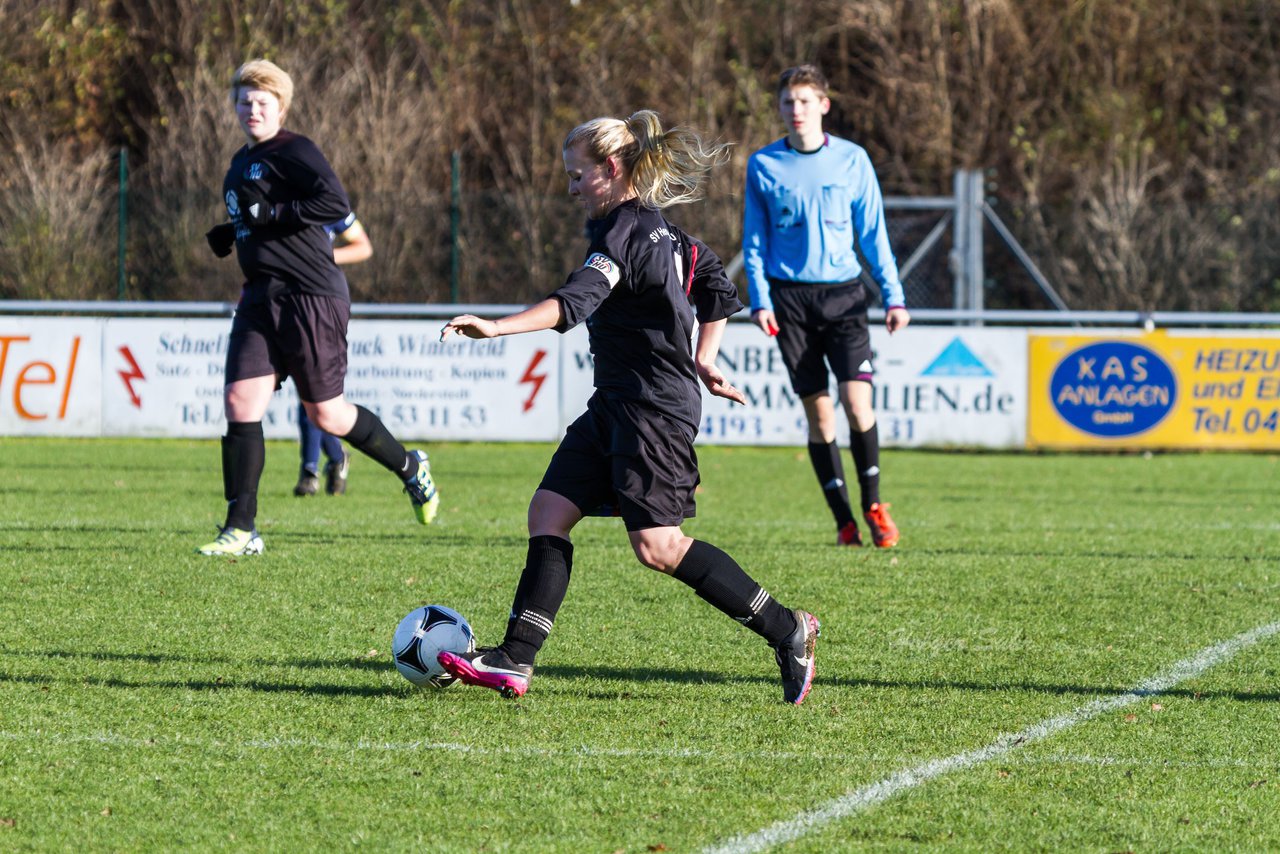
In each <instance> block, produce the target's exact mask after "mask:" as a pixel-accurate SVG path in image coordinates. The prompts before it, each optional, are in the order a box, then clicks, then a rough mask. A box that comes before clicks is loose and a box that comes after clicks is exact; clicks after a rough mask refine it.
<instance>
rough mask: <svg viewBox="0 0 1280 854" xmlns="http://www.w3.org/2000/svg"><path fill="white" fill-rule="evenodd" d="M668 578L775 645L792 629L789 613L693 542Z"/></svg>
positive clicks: (726, 560)
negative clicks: (676, 581)
mask: <svg viewBox="0 0 1280 854" xmlns="http://www.w3.org/2000/svg"><path fill="white" fill-rule="evenodd" d="M672 575H673V576H674V577H676V578H678V579H679V580H681V581H683V582H684V583H685V584H687V585H689V586H690V587H692V588H693V592H694V593H697V594H698V596H699V597H701V598H702V599H705V600H706V601H707V602H709V603H711V604H712V605H714V606H715V607H716V608H719V609H720V610H721V611H723V612H724V613H726V614H728V615H729V616H730V617H733V618H734V619H735V620H737V621H738V622H739V623H742V625H744V626H746V627H747V628H749V629H751V631H753V632H755V633H756V634H758V635H760V637H762V638H764V639H765V640H766V641H768V642H769V644H770V645H771V646H776V645H778V644H779V643H781V642H782V641H784V640H786V639H787V637H788V636H789V635H790V634H791V633H792V632H794V631H795V630H796V619H795V615H793V614H792V613H791V612H790V611H789V610H787V609H786V608H784V607H782V606H781V605H779V604H778V602H777V600H775V599H774V598H773V597H772V596H770V595H769V594H768V593H766V592H765V591H764V589H763V588H762V587H761V586H760V585H759V584H756V582H755V580H754V579H753V578H752V577H751V576H749V575H747V573H746V572H745V571H743V569H742V567H740V566H738V562H737V561H736V560H734V559H733V558H731V557H729V555H727V554H725V553H724V552H722V551H721V550H720V549H718V548H716V547H715V546H713V545H711V544H710V543H704V542H703V541H702V540H694V541H693V545H691V546H689V551H688V552H686V553H685V556H684V560H682V561H680V565H679V566H677V567H676V571H675V572H673V573H672Z"/></svg>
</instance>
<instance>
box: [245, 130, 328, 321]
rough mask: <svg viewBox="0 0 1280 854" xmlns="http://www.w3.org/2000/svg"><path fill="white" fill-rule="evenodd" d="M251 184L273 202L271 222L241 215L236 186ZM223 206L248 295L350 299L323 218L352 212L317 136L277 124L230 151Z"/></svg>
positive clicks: (253, 298) (255, 299) (252, 298)
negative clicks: (248, 220) (272, 131)
mask: <svg viewBox="0 0 1280 854" xmlns="http://www.w3.org/2000/svg"><path fill="white" fill-rule="evenodd" d="M244 184H253V185H254V186H256V187H257V188H258V189H259V190H260V191H262V193H263V194H264V195H265V196H266V198H267V201H268V202H270V203H271V205H272V207H273V208H274V210H275V221H274V222H272V223H271V224H270V225H266V226H259V227H254V228H251V227H249V226H248V225H247V224H245V223H243V222H242V221H241V217H240V204H239V200H238V199H237V198H236V194H235V191H236V189H237V188H238V187H240V186H242V185H244ZM222 195H223V199H224V200H225V201H226V204H227V213H228V214H230V216H231V222H232V223H233V224H234V225H235V227H236V257H237V258H238V259H239V261H240V269H241V270H243V271H244V275H245V278H246V279H247V280H248V282H247V284H246V285H245V299H246V300H248V301H250V302H258V301H262V300H265V299H267V298H268V297H269V296H271V295H274V294H276V293H279V292H280V291H284V290H289V291H294V292H298V293H307V294H318V295H322V296H335V297H341V298H342V299H346V300H350V298H351V296H350V292H349V291H348V289H347V279H346V276H344V275H343V273H342V270H341V269H339V268H338V265H337V264H336V263H335V262H334V260H333V246H332V245H331V243H330V240H329V234H328V232H326V231H325V226H327V225H329V224H330V223H333V222H335V221H337V220H340V219H342V218H343V217H345V216H347V214H349V213H350V212H351V204H350V202H348V201H347V193H346V191H345V190H343V189H342V183H341V182H340V181H339V180H338V176H337V175H335V174H334V172H333V169H332V168H331V167H330V166H329V161H327V160H325V158H324V155H323V154H321V153H320V149H319V148H318V147H317V146H316V144H315V143H314V142H312V141H311V140H309V139H307V138H306V137H305V136H301V135H300V134H296V133H292V132H290V131H287V130H282V131H280V132H279V133H277V134H276V135H275V136H274V137H272V138H271V139H269V140H267V141H266V142H260V143H258V144H257V145H254V146H252V147H250V146H247V145H246V146H245V147H243V148H241V149H240V150H239V151H237V152H236V154H235V156H234V157H232V158H231V168H230V169H228V170H227V177H226V178H224V179H223V181H222Z"/></svg>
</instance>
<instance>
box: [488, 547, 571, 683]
mask: <svg viewBox="0 0 1280 854" xmlns="http://www.w3.org/2000/svg"><path fill="white" fill-rule="evenodd" d="M572 571H573V543H571V542H569V541H568V540H564V539H561V538H560V537H552V536H538V537H530V538H529V553H528V556H527V557H526V558H525V562H524V572H522V573H521V574H520V583H519V584H518V585H517V586H516V597H515V600H514V601H513V602H512V603H511V616H510V618H509V619H508V620H507V636H506V637H505V638H504V639H503V641H502V646H501V649H502V651H503V652H505V653H506V654H507V656H508V657H509V658H510V659H511V660H512V661H514V662H515V663H516V664H533V660H534V658H535V657H537V655H538V650H540V649H542V644H543V642H544V641H545V640H546V639H547V635H549V634H551V627H552V625H553V624H554V623H555V621H556V612H557V611H559V610H560V603H562V602H563V601H564V594H565V592H566V591H567V590H568V589H569V574H570V573H571V572H572Z"/></svg>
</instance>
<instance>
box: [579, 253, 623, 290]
mask: <svg viewBox="0 0 1280 854" xmlns="http://www.w3.org/2000/svg"><path fill="white" fill-rule="evenodd" d="M582 266H584V267H590V268H591V269H593V270H599V271H600V272H601V273H604V277H605V278H606V279H608V280H609V289H610V290H613V288H614V287H616V286H617V284H618V280H619V279H621V278H622V273H621V272H619V270H618V265H617V264H615V263H614V261H613V259H612V258H610V257H609V256H608V255H601V254H600V253H599V252H594V253H592V255H591V257H590V258H588V259H587V263H585V264H583V265H582Z"/></svg>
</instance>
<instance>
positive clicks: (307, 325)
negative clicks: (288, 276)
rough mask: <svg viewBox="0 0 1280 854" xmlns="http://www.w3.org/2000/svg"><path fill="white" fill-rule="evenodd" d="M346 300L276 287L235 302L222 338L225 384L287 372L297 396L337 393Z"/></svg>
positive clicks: (317, 398) (342, 373) (343, 367)
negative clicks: (263, 296) (227, 334)
mask: <svg viewBox="0 0 1280 854" xmlns="http://www.w3.org/2000/svg"><path fill="white" fill-rule="evenodd" d="M350 318H351V303H349V302H347V301H346V300H344V299H340V298H338V297H328V296H318V295H316V294H295V293H287V292H286V293H281V294H277V295H275V296H273V297H271V298H270V299H269V300H267V301H266V302H252V303H245V302H241V303H240V305H239V306H238V307H237V308H236V316H235V319H233V320H232V321H231V340H230V341H229V342H228V344H227V371H226V382H227V384H230V383H233V382H235V381H236V380H247V379H253V378H254V377H265V376H270V375H272V374H274V375H275V377H276V388H279V387H280V384H281V383H282V382H284V378H285V377H293V383H294V385H295V386H297V388H298V397H300V398H301V399H302V400H305V401H307V402H309V403H322V402H324V401H326V400H332V399H333V398H335V397H338V396H339V395H340V394H342V387H343V381H344V380H345V379H346V376H347V323H348V321H349V320H350Z"/></svg>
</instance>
